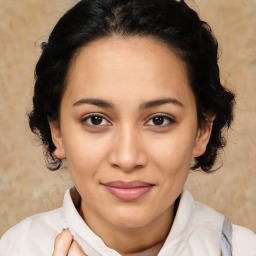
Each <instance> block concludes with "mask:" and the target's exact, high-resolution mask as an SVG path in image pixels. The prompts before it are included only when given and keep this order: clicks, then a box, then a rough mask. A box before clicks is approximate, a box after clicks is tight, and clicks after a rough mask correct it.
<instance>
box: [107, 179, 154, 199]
mask: <svg viewBox="0 0 256 256" xmlns="http://www.w3.org/2000/svg"><path fill="white" fill-rule="evenodd" d="M103 185H104V187H105V188H106V189H107V191H108V192H110V193H111V194H112V195H114V196H115V197H117V198H118V199H120V200H122V201H135V200H137V199H139V198H140V197H142V196H143V195H145V194H146V193H148V192H149V191H150V190H151V189H152V188H153V187H154V185H153V184H149V183H145V182H143V181H132V182H123V181H113V182H108V183H105V184H103Z"/></svg>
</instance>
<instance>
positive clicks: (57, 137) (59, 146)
mask: <svg viewBox="0 0 256 256" xmlns="http://www.w3.org/2000/svg"><path fill="white" fill-rule="evenodd" d="M49 125H50V129H51V136H52V141H53V144H54V145H55V147H56V149H55V150H54V155H55V156H56V157H57V158H59V159H64V158H66V155H65V151H64V148H63V142H62V136H61V131H60V128H59V125H58V124H57V122H53V121H49Z"/></svg>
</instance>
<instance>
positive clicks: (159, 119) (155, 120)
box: [153, 116, 164, 125]
mask: <svg viewBox="0 0 256 256" xmlns="http://www.w3.org/2000/svg"><path fill="white" fill-rule="evenodd" d="M153 123H154V124H155V125H161V124H163V123H164V117H162V116H156V117H154V118H153Z"/></svg>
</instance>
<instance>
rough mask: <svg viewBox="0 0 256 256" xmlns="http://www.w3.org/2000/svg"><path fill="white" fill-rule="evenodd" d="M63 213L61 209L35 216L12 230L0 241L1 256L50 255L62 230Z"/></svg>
mask: <svg viewBox="0 0 256 256" xmlns="http://www.w3.org/2000/svg"><path fill="white" fill-rule="evenodd" d="M61 211H62V209H61V208H59V209H56V210H53V211H49V212H44V213H39V214H35V215H33V216H31V217H28V218H26V219H24V220H23V221H21V222H19V223H18V224H16V225H15V226H13V227H12V228H10V229H9V230H8V231H7V232H6V233H5V234H4V235H3V236H2V238H1V240H0V256H16V255H20V252H21V251H22V252H23V254H24V255H27V256H30V255H38V256H39V255H50V254H51V253H50V254H49V250H51V249H52V248H53V245H54V240H55V237H56V235H57V234H58V233H60V231H61V229H62V223H61V221H62V220H61ZM39 236H40V239H39ZM34 253H36V254H34Z"/></svg>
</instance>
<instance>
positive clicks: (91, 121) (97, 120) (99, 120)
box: [82, 115, 110, 126]
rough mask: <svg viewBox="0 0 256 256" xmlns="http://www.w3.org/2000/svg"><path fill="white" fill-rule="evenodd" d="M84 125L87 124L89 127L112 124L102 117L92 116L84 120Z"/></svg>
mask: <svg viewBox="0 0 256 256" xmlns="http://www.w3.org/2000/svg"><path fill="white" fill-rule="evenodd" d="M82 123H85V124H86V125H89V126H108V125H110V123H109V122H108V121H107V120H106V119H105V118H104V117H103V116H100V115H90V116H87V117H85V118H84V119H83V120H82Z"/></svg>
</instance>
